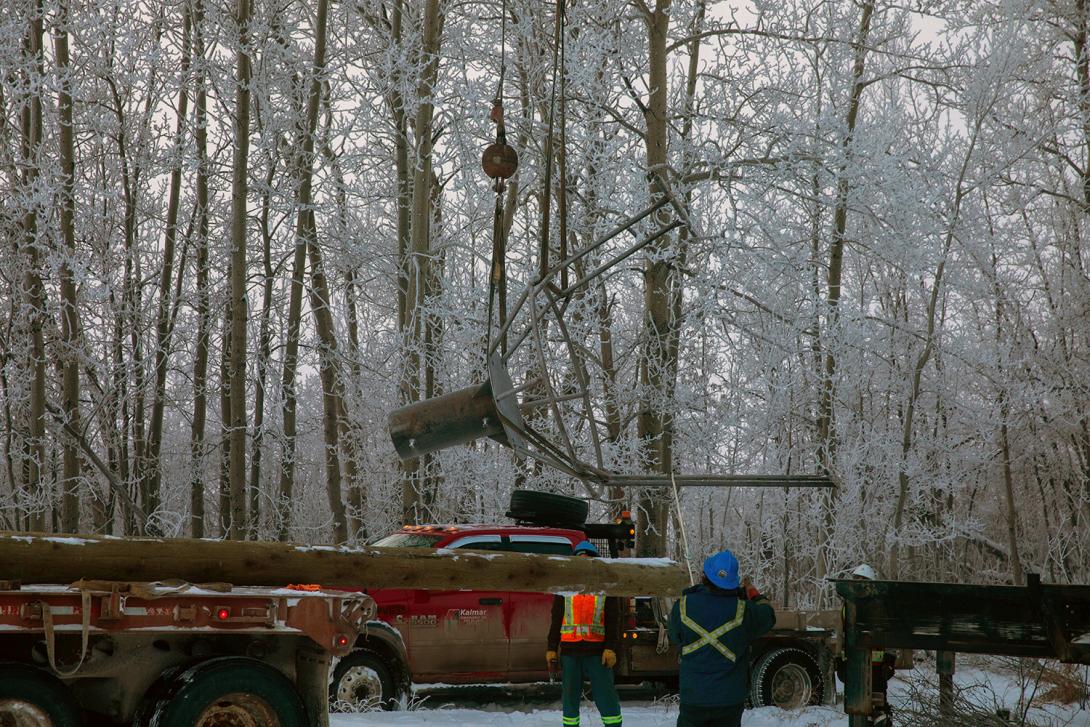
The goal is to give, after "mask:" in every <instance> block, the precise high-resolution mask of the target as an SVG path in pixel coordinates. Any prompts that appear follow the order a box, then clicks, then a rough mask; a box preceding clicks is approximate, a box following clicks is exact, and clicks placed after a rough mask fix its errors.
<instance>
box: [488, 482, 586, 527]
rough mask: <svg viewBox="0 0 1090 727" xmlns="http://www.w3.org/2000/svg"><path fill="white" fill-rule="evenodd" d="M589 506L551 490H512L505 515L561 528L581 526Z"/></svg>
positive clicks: (576, 498) (535, 523)
mask: <svg viewBox="0 0 1090 727" xmlns="http://www.w3.org/2000/svg"><path fill="white" fill-rule="evenodd" d="M589 511H590V506H589V505H588V504H587V502H586V501H585V500H580V499H579V498H578V497H568V496H567V495H557V494H554V493H552V492H535V491H534V490H514V491H512V492H511V504H510V508H509V509H508V511H507V517H509V518H513V519H515V520H518V521H520V522H527V523H533V524H534V525H545V526H552V527H562V528H582V527H583V525H584V523H586V522H587V513H588V512H589Z"/></svg>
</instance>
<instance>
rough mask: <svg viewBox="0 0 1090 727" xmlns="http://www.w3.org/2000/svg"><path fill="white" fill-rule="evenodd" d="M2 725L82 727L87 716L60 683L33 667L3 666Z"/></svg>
mask: <svg viewBox="0 0 1090 727" xmlns="http://www.w3.org/2000/svg"><path fill="white" fill-rule="evenodd" d="M0 724H5V725H7V724H12V725H18V727H80V725H82V724H83V715H82V713H81V711H80V707H79V704H78V703H77V702H76V698H75V697H73V696H72V693H71V692H69V691H68V688H67V687H66V686H64V684H62V683H61V681H60V679H57V678H56V677H54V676H53V675H51V674H48V673H46V672H44V671H42V670H41V669H36V668H34V667H32V666H25V665H23V664H0Z"/></svg>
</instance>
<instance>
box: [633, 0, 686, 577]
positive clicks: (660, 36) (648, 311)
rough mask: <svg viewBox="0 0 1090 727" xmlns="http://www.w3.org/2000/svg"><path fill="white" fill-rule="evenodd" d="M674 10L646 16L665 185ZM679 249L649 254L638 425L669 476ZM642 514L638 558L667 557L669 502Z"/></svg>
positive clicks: (650, 125) (648, 459)
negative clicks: (667, 409)
mask: <svg viewBox="0 0 1090 727" xmlns="http://www.w3.org/2000/svg"><path fill="white" fill-rule="evenodd" d="M641 5H642V3H641ZM670 6H671V0H657V1H656V3H655V9H654V11H652V12H645V22H646V23H647V30H648V51H649V53H648V57H649V67H650V71H649V77H650V80H649V82H648V84H649V86H650V89H651V92H650V96H649V98H648V102H647V107H646V109H645V110H644V119H645V121H646V132H645V135H644V143H645V145H646V151H647V169H648V173H649V174H650V175H652V177H653V178H654V176H656V175H661V176H662V178H664V179H665V175H666V164H667V155H668V151H669V136H668V134H669V126H668V122H667V118H666V113H667V101H668V99H669V89H668V87H667V60H668V58H667V51H666V38H667V35H668V32H669V29H670ZM657 193H658V190H657V185H655V184H652V185H651V194H652V195H655V194H657ZM673 245H674V241H673V238H672V237H671V236H669V235H663V236H662V237H660V238H659V239H658V240H656V241H655V242H654V243H652V245H651V247H650V248H649V250H648V257H649V258H651V260H654V262H652V261H650V260H649V261H647V262H645V263H644V271H643V282H644V293H643V306H644V320H643V337H644V340H643V347H644V349H643V352H642V355H641V356H640V387H641V389H642V392H643V393H642V395H641V401H640V411H639V416H638V417H637V420H636V428H637V433H638V435H639V438H640V442H641V444H642V446H643V448H644V453H645V460H644V463H645V466H646V467H647V468H648V469H650V470H651V471H655V472H661V473H663V474H670V473H671V472H672V471H673V452H672V451H671V448H670V445H671V440H670V439H669V438H667V437H664V436H663V435H664V429H665V418H666V415H665V413H664V411H663V407H664V406H668V405H667V404H664V402H667V401H669V400H670V399H671V398H672V394H673V392H672V390H671V387H670V381H671V376H670V370H671V369H672V368H673V367H674V366H676V361H674V362H671V360H670V338H671V331H672V328H673V327H674V326H676V325H678V323H679V322H678V321H676V320H674V319H673V306H672V302H673V299H672V295H673V293H672V287H673V285H674V284H675V282H674V280H673V278H674V273H673V270H672V263H671V262H667V260H666V258H667V257H669V252H670V248H671V247H672V246H673ZM639 509H640V512H641V514H642V517H640V519H639V521H640V533H639V539H638V540H637V542H636V554H637V555H640V556H659V555H664V554H665V553H666V533H667V527H668V522H669V520H668V513H669V509H670V508H669V500H668V499H666V498H663V497H661V496H658V495H657V493H656V494H650V493H644V494H642V495H640V497H639Z"/></svg>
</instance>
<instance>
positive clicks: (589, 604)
mask: <svg viewBox="0 0 1090 727" xmlns="http://www.w3.org/2000/svg"><path fill="white" fill-rule="evenodd" d="M560 640H561V641H563V642H569V641H605V640H606V599H605V596H584V595H577V596H565V597H564V619H563V620H562V621H561V622H560Z"/></svg>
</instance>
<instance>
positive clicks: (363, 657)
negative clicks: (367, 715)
mask: <svg viewBox="0 0 1090 727" xmlns="http://www.w3.org/2000/svg"><path fill="white" fill-rule="evenodd" d="M329 704H330V708H331V709H332V710H333V711H335V712H363V711H366V710H369V709H374V708H375V707H379V708H382V709H386V710H391V709H394V708H395V707H396V706H397V689H396V687H395V686H394V678H393V676H392V675H391V673H390V668H389V667H388V666H387V665H386V662H385V661H383V659H382V658H381V657H380V656H379V655H378V654H376V653H374V652H373V651H366V650H363V649H361V650H358V651H353V652H352V653H351V654H349V655H348V656H346V657H344V658H343V659H341V660H340V661H339V662H337V666H336V668H334V669H333V679H332V681H330V683H329Z"/></svg>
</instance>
